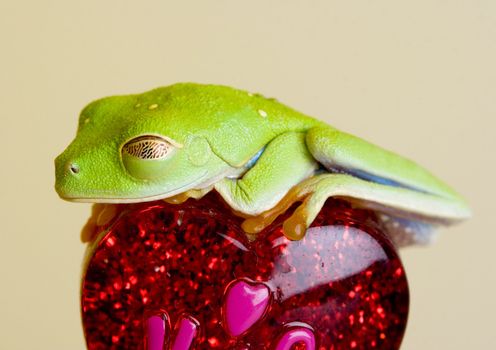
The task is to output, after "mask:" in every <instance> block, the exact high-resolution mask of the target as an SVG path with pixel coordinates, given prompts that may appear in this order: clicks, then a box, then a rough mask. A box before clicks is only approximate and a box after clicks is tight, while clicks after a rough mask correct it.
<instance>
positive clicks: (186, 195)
mask: <svg viewBox="0 0 496 350" xmlns="http://www.w3.org/2000/svg"><path fill="white" fill-rule="evenodd" d="M212 189H213V186H208V187H205V188H202V189H199V190H188V191H186V192H183V193H179V194H177V195H175V196H172V197H169V198H164V202H166V203H169V204H182V203H184V202H186V201H187V200H188V199H190V198H194V199H200V198H202V197H203V196H205V195H206V194H207V193H208V192H210V191H211V190H212Z"/></svg>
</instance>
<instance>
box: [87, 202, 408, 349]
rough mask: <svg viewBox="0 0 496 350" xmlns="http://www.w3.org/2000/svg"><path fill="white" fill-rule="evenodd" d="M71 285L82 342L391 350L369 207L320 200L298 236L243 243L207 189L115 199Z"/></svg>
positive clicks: (390, 310)
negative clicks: (177, 198)
mask: <svg viewBox="0 0 496 350" xmlns="http://www.w3.org/2000/svg"><path fill="white" fill-rule="evenodd" d="M118 208H119V213H118V215H117V216H116V218H115V219H114V220H112V221H111V222H109V223H108V224H106V226H104V227H99V228H96V230H97V231H98V232H96V237H97V238H96V239H95V240H94V241H93V242H92V243H91V244H90V245H89V247H88V251H87V258H86V262H85V268H84V275H83V283H82V297H81V305H82V317H83V326H84V332H85V336H86V342H87V346H88V348H89V349H91V350H93V349H153V350H163V349H167V350H188V349H239V350H240V349H245V350H247V349H257V350H259V349H260V350H263V349H277V350H290V349H307V350H314V349H321V348H325V349H334V350H337V349H388V350H391V349H398V348H399V346H400V343H401V340H402V337H403V333H404V330H405V326H406V321H407V315H408V300H409V296H408V285H407V280H406V277H405V274H404V270H403V267H402V264H401V261H400V259H399V257H398V255H397V252H396V250H395V248H394V247H393V245H392V244H391V242H390V240H389V239H388V237H387V236H386V235H385V234H384V232H383V228H382V227H381V226H380V225H379V224H378V220H376V216H375V214H374V213H373V212H370V211H366V210H361V209H354V208H352V207H351V205H350V204H348V203H347V202H344V201H340V200H329V201H328V202H327V203H326V206H325V207H324V208H323V210H322V211H321V213H320V214H319V216H318V217H317V219H316V220H315V221H314V223H313V225H312V227H311V228H310V229H309V230H308V231H307V233H306V236H305V237H304V238H303V239H302V240H300V241H289V240H288V239H286V238H285V237H284V236H283V234H282V230H281V223H282V220H283V219H284V217H282V218H280V219H278V220H277V221H276V222H274V223H273V225H271V226H270V227H268V228H267V229H265V230H264V231H263V232H261V233H260V234H259V235H258V237H257V239H255V240H252V241H250V240H249V239H248V238H247V236H246V235H245V234H244V232H243V231H242V229H241V222H242V219H241V218H239V217H237V216H235V215H233V214H231V213H230V210H229V209H228V208H227V207H226V206H225V204H224V203H223V202H222V200H220V199H219V198H218V197H217V196H215V195H208V196H207V197H205V198H203V199H201V200H199V201H195V200H189V201H187V202H186V203H183V204H181V205H173V204H167V203H164V202H162V201H157V202H150V203H140V204H132V205H127V206H119V207H118Z"/></svg>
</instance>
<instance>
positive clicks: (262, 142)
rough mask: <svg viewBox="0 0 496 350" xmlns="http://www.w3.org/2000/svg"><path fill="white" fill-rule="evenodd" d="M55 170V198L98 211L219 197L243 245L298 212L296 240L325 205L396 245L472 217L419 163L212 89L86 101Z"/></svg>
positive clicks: (260, 101)
mask: <svg viewBox="0 0 496 350" xmlns="http://www.w3.org/2000/svg"><path fill="white" fill-rule="evenodd" d="M55 167H56V185H55V186H56V190H57V192H58V194H59V195H60V197H62V198H63V199H66V200H69V201H76V202H94V203H99V204H97V205H96V206H95V208H96V209H94V211H96V212H97V213H98V212H102V211H105V210H104V208H111V207H112V206H108V205H107V206H105V205H103V204H102V203H109V204H112V203H133V202H143V201H152V200H159V199H164V200H167V201H170V202H176V203H177V202H182V201H184V200H186V199H187V198H190V197H193V198H200V197H202V196H203V195H205V194H206V193H208V192H209V191H211V190H215V191H217V192H218V193H219V194H220V196H221V197H222V198H223V199H224V200H225V201H226V202H227V204H228V205H229V206H230V207H231V208H232V209H233V210H234V211H235V212H236V213H237V214H239V215H242V216H243V217H245V221H244V223H243V229H244V230H245V231H246V232H247V233H248V234H250V235H255V234H256V233H257V232H260V231H261V230H262V229H263V228H264V227H266V226H267V225H268V224H270V223H271V222H272V221H273V220H274V219H275V218H276V217H277V216H278V215H280V214H281V213H283V212H285V211H286V210H287V209H288V208H289V207H291V206H292V205H293V204H294V203H295V202H298V203H300V202H301V204H300V205H299V206H298V207H297V209H296V210H295V211H294V213H293V214H292V216H291V217H289V218H288V219H287V220H286V221H285V222H284V225H283V230H284V233H285V235H286V236H287V237H288V238H290V239H300V238H302V237H303V235H304V233H305V231H306V229H307V227H308V226H309V225H310V224H311V223H312V221H313V220H314V218H315V217H316V216H317V214H318V213H319V211H320V209H321V208H322V206H323V205H324V203H325V201H326V200H327V199H328V198H329V197H342V198H346V199H348V200H349V201H351V202H353V203H354V204H356V205H357V206H361V207H366V208H372V209H373V210H376V211H377V212H379V213H381V218H382V219H383V220H384V222H385V223H386V224H388V225H389V228H390V230H391V232H392V236H393V237H394V239H395V240H396V241H397V242H399V244H402V245H404V244H409V243H415V242H423V241H426V240H428V239H429V238H430V236H431V228H432V227H434V226H437V225H439V224H451V223H454V222H456V221H459V220H462V219H464V218H467V217H468V216H469V215H470V210H469V208H468V206H467V204H466V202H465V201H464V200H463V198H462V197H461V196H460V195H458V194H457V193H456V192H455V191H454V190H452V189H451V188H450V187H449V186H447V185H446V184H445V183H443V182H442V181H441V180H439V179H438V178H436V177H435V176H433V175H432V174H431V173H430V172H428V171H427V170H425V169H424V168H422V167H421V166H419V165H417V164H416V163H414V162H412V161H410V160H408V159H405V158H403V157H400V156H398V155H396V154H394V153H392V152H390V151H387V150H384V149H382V148H380V147H378V146H375V145H373V144H371V143H369V142H367V141H364V140H362V139H360V138H358V137H356V136H353V135H350V134H347V133H345V132H342V131H339V130H337V129H335V128H333V127H331V126H329V125H327V124H325V123H324V122H322V121H319V120H317V119H314V118H311V117H309V116H306V115H304V114H302V113H300V112H297V111H295V110H293V109H291V108H289V107H287V106H285V105H284V104H282V103H279V102H278V101H276V100H274V99H270V98H265V97H263V96H262V95H260V94H252V93H249V92H246V91H242V90H237V89H234V88H230V87H227V86H219V85H202V84H194V83H181V84H175V85H171V86H167V87H161V88H157V89H154V90H151V91H148V92H145V93H142V94H134V95H125V96H112V97H107V98H103V99H100V100H97V101H95V102H92V103H91V104H89V105H88V106H87V107H85V108H84V109H83V111H82V112H81V115H80V118H79V126H78V130H77V135H76V138H75V139H74V141H73V142H72V143H71V144H70V145H69V146H68V147H67V149H66V150H65V151H64V152H63V153H62V154H61V155H60V156H58V157H57V158H56V160H55ZM107 211H108V210H107ZM104 216H105V215H104ZM107 216H108V215H107Z"/></svg>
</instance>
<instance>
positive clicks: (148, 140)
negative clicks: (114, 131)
mask: <svg viewBox="0 0 496 350" xmlns="http://www.w3.org/2000/svg"><path fill="white" fill-rule="evenodd" d="M176 148H177V147H176V146H175V145H174V144H172V142H171V141H169V140H167V139H166V138H164V137H161V136H156V135H144V136H139V137H136V138H134V139H132V140H130V141H128V142H127V143H126V144H124V146H122V150H121V153H122V162H123V164H124V167H125V168H126V170H127V171H128V172H129V174H131V175H132V176H133V177H136V178H139V179H147V180H152V179H155V178H158V177H160V176H163V173H162V172H161V171H160V170H161V169H162V168H163V167H164V166H165V163H166V162H165V161H166V159H167V158H168V157H169V156H171V155H172V154H173V153H174V151H175V150H176Z"/></svg>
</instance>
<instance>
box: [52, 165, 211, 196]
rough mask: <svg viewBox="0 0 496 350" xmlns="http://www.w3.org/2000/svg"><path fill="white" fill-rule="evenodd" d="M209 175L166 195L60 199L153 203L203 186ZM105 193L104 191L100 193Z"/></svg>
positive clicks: (203, 175) (204, 174)
mask: <svg viewBox="0 0 496 350" xmlns="http://www.w3.org/2000/svg"><path fill="white" fill-rule="evenodd" d="M206 175H207V172H206V171H205V172H204V173H203V174H202V175H201V176H200V177H198V178H197V179H196V180H193V181H191V182H189V183H187V184H186V185H183V186H181V187H179V188H176V189H174V190H172V191H169V192H166V193H160V194H156V195H153V196H145V197H136V198H105V197H104V198H98V197H70V196H62V195H60V198H62V199H63V200H66V201H68V202H75V203H112V204H119V203H122V204H126V203H140V202H151V201H155V200H159V199H164V198H168V197H172V196H175V195H177V194H180V193H182V192H184V191H186V190H189V189H191V187H192V186H195V185H198V184H201V183H202V181H203V180H204V178H205V176H206ZM100 192H103V191H100Z"/></svg>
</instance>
